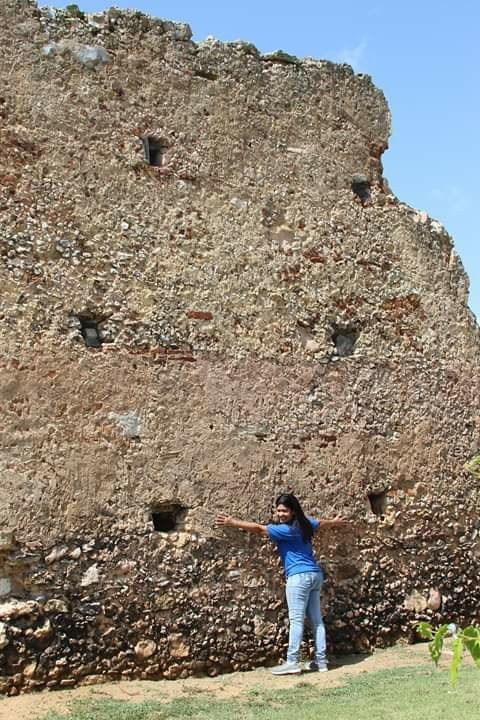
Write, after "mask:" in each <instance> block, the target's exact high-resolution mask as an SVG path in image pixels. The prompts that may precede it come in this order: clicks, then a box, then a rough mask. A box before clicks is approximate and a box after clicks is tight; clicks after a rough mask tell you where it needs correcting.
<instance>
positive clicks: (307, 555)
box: [267, 517, 321, 578]
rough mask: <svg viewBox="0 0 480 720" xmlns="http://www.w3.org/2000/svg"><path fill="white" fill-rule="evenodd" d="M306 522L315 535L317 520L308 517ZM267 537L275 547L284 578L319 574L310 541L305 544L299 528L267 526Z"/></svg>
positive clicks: (292, 526) (282, 524)
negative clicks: (308, 573) (313, 573)
mask: <svg viewBox="0 0 480 720" xmlns="http://www.w3.org/2000/svg"><path fill="white" fill-rule="evenodd" d="M308 520H309V521H310V524H311V526H312V528H313V532H314V533H315V531H316V529H317V528H318V526H319V525H320V523H319V521H318V520H314V519H313V518H311V517H309V518H308ZM267 533H268V537H269V538H270V540H272V542H274V543H275V545H276V546H277V550H278V554H279V555H280V559H281V561H282V565H283V567H284V569H285V575H286V577H287V578H288V577H290V575H298V573H303V572H321V568H320V566H319V565H318V564H317V563H316V562H315V559H314V557H313V549H312V543H311V541H307V542H305V540H304V539H303V537H302V531H301V530H300V527H299V526H298V525H297V524H296V523H294V524H292V525H287V524H286V523H280V524H278V525H273V524H271V525H267Z"/></svg>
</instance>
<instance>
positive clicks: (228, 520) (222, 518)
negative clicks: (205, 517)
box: [215, 515, 235, 527]
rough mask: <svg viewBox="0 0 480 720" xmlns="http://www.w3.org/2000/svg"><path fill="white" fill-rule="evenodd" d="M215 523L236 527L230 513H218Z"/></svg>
mask: <svg viewBox="0 0 480 720" xmlns="http://www.w3.org/2000/svg"><path fill="white" fill-rule="evenodd" d="M215 525H223V526H224V527H235V522H234V520H233V518H232V517H231V516H230V515H217V517H216V518H215Z"/></svg>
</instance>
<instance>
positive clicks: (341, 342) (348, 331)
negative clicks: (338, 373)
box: [332, 325, 360, 357]
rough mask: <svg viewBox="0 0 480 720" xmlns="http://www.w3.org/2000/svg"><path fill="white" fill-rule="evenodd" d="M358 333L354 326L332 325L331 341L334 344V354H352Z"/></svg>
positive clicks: (341, 355) (342, 355) (343, 355)
mask: <svg viewBox="0 0 480 720" xmlns="http://www.w3.org/2000/svg"><path fill="white" fill-rule="evenodd" d="M359 335H360V331H359V329H358V328H356V327H354V326H348V327H347V326H345V327H341V326H339V325H332V342H333V344H334V345H335V354H336V355H339V356H340V357H346V356H347V355H353V351H354V349H355V343H356V342H357V340H358V337H359Z"/></svg>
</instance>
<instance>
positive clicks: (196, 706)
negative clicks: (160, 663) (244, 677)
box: [42, 667, 480, 720]
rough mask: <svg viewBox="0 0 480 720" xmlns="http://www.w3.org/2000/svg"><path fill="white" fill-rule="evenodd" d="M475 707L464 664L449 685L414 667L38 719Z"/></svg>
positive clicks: (80, 707)
mask: <svg viewBox="0 0 480 720" xmlns="http://www.w3.org/2000/svg"><path fill="white" fill-rule="evenodd" d="M479 706H480V673H479V672H478V670H476V669H474V668H463V669H462V670H461V672H460V676H459V681H458V684H457V686H456V688H455V689H452V688H451V686H450V685H449V681H448V673H447V672H445V671H444V670H442V671H435V670H434V669H430V668H429V669H425V667H413V668H400V669H398V670H388V671H383V672H377V673H369V674H365V675H360V676H357V677H354V678H352V679H350V680H349V681H348V682H347V683H346V684H345V685H342V686H341V687H337V688H331V689H323V690H322V689H321V687H318V686H313V685H311V684H307V683H305V684H303V683H300V684H298V685H297V686H296V687H294V688H289V689H286V690H280V689H271V690H266V689H265V688H264V687H262V688H258V689H256V688H251V689H250V690H249V691H248V692H247V693H246V694H245V695H244V696H243V697H242V698H235V699H230V700H221V699H218V698H215V697H214V696H213V695H211V694H210V693H200V694H197V693H192V694H191V696H190V697H182V698H178V699H175V700H173V701H170V702H168V703H162V702H159V701H155V700H148V701H145V702H142V703H132V702H128V701H118V700H100V701H96V702H92V701H85V700H83V701H80V702H77V703H76V704H75V705H74V706H72V709H71V712H70V714H68V713H67V714H65V713H61V714H58V713H49V714H47V715H44V716H43V717H42V720H67V718H68V720H183V719H184V718H185V719H187V718H189V719H190V720H292V719H293V720H314V719H315V720H320V719H321V718H329V719H331V720H352V718H353V719H354V720H385V719H386V718H395V720H432V719H434V720H478V717H479V710H478V708H479Z"/></svg>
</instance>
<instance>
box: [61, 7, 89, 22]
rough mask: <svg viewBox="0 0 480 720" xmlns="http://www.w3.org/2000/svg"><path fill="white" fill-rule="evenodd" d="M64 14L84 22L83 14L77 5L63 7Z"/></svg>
mask: <svg viewBox="0 0 480 720" xmlns="http://www.w3.org/2000/svg"><path fill="white" fill-rule="evenodd" d="M65 12H66V13H67V15H70V17H74V18H78V19H79V20H85V13H84V12H82V11H81V10H80V8H79V7H78V5H67V6H66V7H65Z"/></svg>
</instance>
